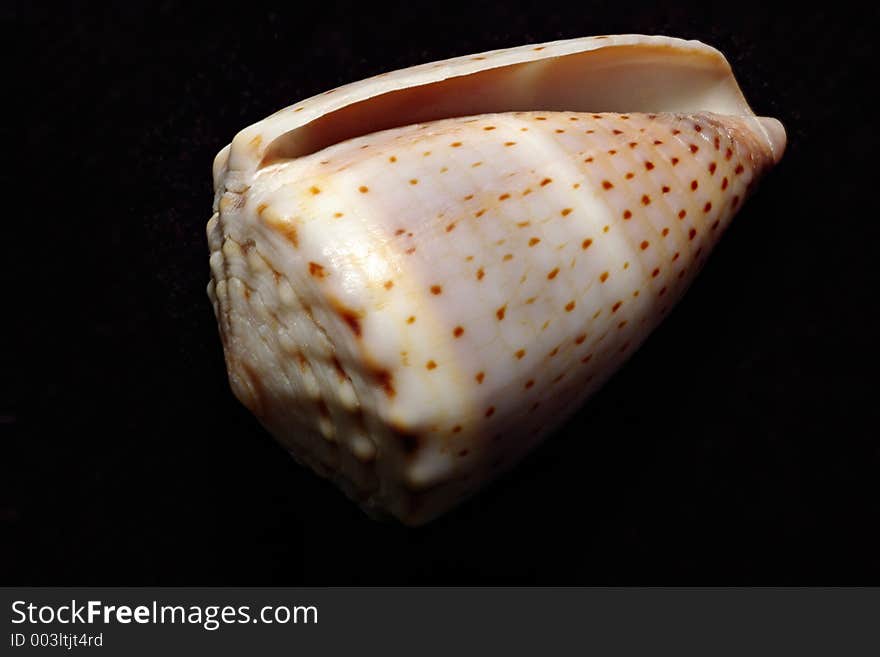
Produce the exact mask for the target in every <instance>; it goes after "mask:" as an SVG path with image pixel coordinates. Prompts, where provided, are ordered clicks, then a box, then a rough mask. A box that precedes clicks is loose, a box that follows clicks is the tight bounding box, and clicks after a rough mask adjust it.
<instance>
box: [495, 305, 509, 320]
mask: <svg viewBox="0 0 880 657" xmlns="http://www.w3.org/2000/svg"><path fill="white" fill-rule="evenodd" d="M506 312H507V305H504V306H501V307H500V308H499V309H498V310H496V311H495V317H497V318H498V321H501V320H502V319H504V313H506Z"/></svg>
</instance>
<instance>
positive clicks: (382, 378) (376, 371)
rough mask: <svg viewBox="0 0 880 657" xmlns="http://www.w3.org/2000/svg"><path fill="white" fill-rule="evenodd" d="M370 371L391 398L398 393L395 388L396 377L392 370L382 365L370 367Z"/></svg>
mask: <svg viewBox="0 0 880 657" xmlns="http://www.w3.org/2000/svg"><path fill="white" fill-rule="evenodd" d="M369 371H370V375H371V376H372V377H373V380H374V381H375V382H376V384H377V385H378V386H379V387H380V388H381V389H382V390H383V391H384V392H385V395H386V396H387V397H388V398H389V399H390V398H392V397H394V395H395V394H397V393H396V391H395V390H394V378H393V377H392V375H391V372H389V371H388V370H386V369H384V368H381V367H379V368H370V370H369Z"/></svg>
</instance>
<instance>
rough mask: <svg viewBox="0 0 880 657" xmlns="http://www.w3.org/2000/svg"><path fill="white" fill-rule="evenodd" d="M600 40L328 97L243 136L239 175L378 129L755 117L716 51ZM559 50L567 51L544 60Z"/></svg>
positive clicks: (362, 85) (365, 84)
mask: <svg viewBox="0 0 880 657" xmlns="http://www.w3.org/2000/svg"><path fill="white" fill-rule="evenodd" d="M598 43H599V44H607V45H597V44H596V40H595V39H576V40H571V41H562V42H555V43H554V44H547V45H548V48H547V50H543V49H540V48H539V50H540V56H539V54H538V53H535V55H534V57H533V58H528V59H523V58H522V56H519V58H518V59H510V58H508V59H504V58H503V57H504V56H506V55H503V53H505V52H507V51H501V52H502V55H499V57H502V58H501V59H499V60H498V61H497V62H493V61H492V57H494V56H495V55H493V54H492V53H487V55H491V56H490V57H486V58H484V59H486V61H485V62H484V61H480V62H479V63H476V62H473V61H470V62H469V63H468V62H463V61H462V60H463V59H467V60H473V59H474V58H458V59H455V60H449V61H448V62H442V63H437V64H434V65H432V66H433V68H428V69H425V67H424V66H423V67H414V68H413V69H404V70H402V71H396V72H394V73H390V74H386V75H385V76H383V77H382V78H381V80H380V79H377V78H373V79H368V80H364V81H361V82H356V83H353V84H351V85H348V86H346V87H341V88H339V89H337V90H335V91H334V92H333V94H331V95H330V96H327V97H326V98H329V99H330V100H326V99H322V97H321V96H318V97H316V98H314V99H311V100H308V101H304V102H303V103H300V104H298V105H297V107H296V110H300V109H304V108H305V109H306V110H309V111H303V112H301V113H298V112H297V111H295V110H293V109H290V108H289V109H288V110H282V111H281V112H279V113H277V114H275V115H273V116H272V117H269V118H268V119H266V120H264V121H261V122H260V123H257V124H255V125H254V126H252V127H251V128H249V129H248V130H246V131H243V132H242V133H240V134H239V135H238V136H237V137H236V140H235V141H234V146H233V151H235V150H240V151H241V154H242V155H243V156H244V157H245V158H248V159H250V158H253V157H254V156H256V157H257V160H256V162H252V163H250V164H249V163H248V162H247V161H238V162H232V163H231V165H232V166H231V168H233V169H248V168H251V167H253V168H260V167H263V166H267V165H270V164H273V163H275V162H278V161H280V160H287V159H294V158H297V157H301V156H304V155H310V154H312V153H315V152H317V151H319V150H321V149H323V148H326V147H327V146H331V145H333V144H336V143H340V142H342V141H345V140H348V139H351V138H355V137H360V136H364V135H367V134H370V133H373V132H379V131H382V130H386V129H390V128H398V127H402V126H406V125H412V124H416V123H424V122H428V121H434V120H440V119H447V118H454V117H463V116H473V115H479V114H491V113H500V112H511V111H575V112H621V113H626V112H679V113H696V112H712V113H716V114H724V115H734V116H742V117H754V113H753V112H752V110H751V109H750V108H749V106H748V103H747V102H746V100H745V98H744V97H743V95H742V92H741V91H740V88H739V86H738V85H737V83H736V80H735V79H734V76H733V73H732V71H731V69H730V65H729V64H728V62H727V60H726V59H725V58H724V56H723V55H722V54H721V53H720V52H718V51H717V50H715V49H713V48H710V47H709V46H706V45H704V44H701V43H699V42H689V41H682V40H679V39H671V38H668V37H647V36H638V35H628V36H621V37H608V38H607V40H602V41H598ZM560 44H561V45H560ZM550 46H552V47H550ZM529 48H530V49H531V50H532V51H534V48H532V47H531V46H530V47H529ZM553 48H563V50H561V51H559V52H557V53H556V54H552V55H549V56H545V55H544V54H543V53H544V52H550V51H552V49H553ZM519 50H520V49H511V52H513V51H519ZM441 64H442V65H441ZM480 65H482V68H480V67H479V66H480ZM426 71H427V72H426ZM431 71H435V72H433V73H432V72H431ZM755 128H756V129H758V130H759V131H760V132H761V133H762V135H763V137H764V138H766V139H767V141H768V142H769V143H770V144H771V146H772V147H773V152H774V157H775V158H776V159H778V157H779V156H781V151H782V149H783V148H784V142H785V139H784V134H785V133H784V130H783V129H782V127H781V124H778V122H775V121H774V120H772V119H767V120H761V121H759V122H758V124H757V125H755ZM256 136H262V137H264V138H265V139H263V143H264V144H265V146H263V147H260V148H259V149H257V151H256V152H255V151H254V150H250V151H249V154H248V153H246V151H247V149H246V148H239V144H240V143H241V145H242V146H244V145H245V144H246V143H248V142H250V141H251V140H253V139H254V138H255V137H256ZM233 159H236V158H235V157H233ZM254 165H256V166H254Z"/></svg>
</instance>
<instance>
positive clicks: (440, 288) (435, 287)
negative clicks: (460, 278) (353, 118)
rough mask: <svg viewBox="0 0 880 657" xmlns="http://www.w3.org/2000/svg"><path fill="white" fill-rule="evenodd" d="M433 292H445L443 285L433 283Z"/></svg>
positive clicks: (435, 293)
mask: <svg viewBox="0 0 880 657" xmlns="http://www.w3.org/2000/svg"><path fill="white" fill-rule="evenodd" d="M431 294H433V295H438V294H443V286H442V285H432V286H431Z"/></svg>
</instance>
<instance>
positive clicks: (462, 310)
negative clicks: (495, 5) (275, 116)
mask: <svg viewBox="0 0 880 657" xmlns="http://www.w3.org/2000/svg"><path fill="white" fill-rule="evenodd" d="M642 39H645V38H644V37H642ZM562 43H565V42H562ZM550 45H553V44H550ZM624 45H626V44H624ZM655 45H656V44H654V45H652V47H654V46H655ZM627 47H630V46H627ZM540 48H541V47H540V46H535V47H532V50H531V52H533V53H534V52H538V53H540V52H542V51H543V49H540ZM703 48H705V47H703ZM536 49H538V50H536ZM697 50H699V48H697ZM712 52H715V51H712ZM701 56H702V55H701ZM707 56H708V55H707ZM469 61H472V62H473V61H477V62H480V61H484V60H479V59H477V60H474V59H473V58H471V59H470V60H469ZM722 61H723V58H722ZM724 65H725V66H726V62H725V63H724ZM420 68H424V69H425V70H427V71H430V70H437V68H436V67H435V68H433V69H432V68H430V65H425V67H420ZM720 68H721V69H723V68H724V66H722V67H720ZM727 70H728V71H729V67H728V69H727ZM417 74H418V72H416V73H410V74H409V75H410V76H412V75H417ZM547 75H548V76H550V73H548V74H547ZM558 75H561V73H559V74H558ZM403 77H406V76H403ZM551 77H552V76H551ZM725 83H726V84H727V85H728V87H731V85H732V88H733V89H735V91H736V93H737V94H738V88H736V85H735V82H733V81H732V77H731V78H730V80H729V81H726V79H725ZM359 84H363V83H359ZM382 84H386V83H382ZM435 91H436V90H434V91H432V92H431V93H434V92H435ZM386 93H387V92H386ZM725 93H728V92H725ZM731 93H732V92H731ZM362 95H365V96H368V93H366V92H364V93H363V94H362ZM520 95H526V94H520ZM731 97H733V98H735V97H736V96H735V94H734V95H733V96H731ZM739 98H741V95H740V96H739ZM358 102H363V101H358ZM677 102H678V101H675V102H670V103H669V105H672V106H675V105H676V103H677ZM725 102H726V103H727V104H725V103H720V105H716V106H713V107H715V109H718V108H723V107H729V106H732V105H731V102H732V101H731V102H727V101H725ZM737 102H738V101H737ZM490 104H491V103H490ZM734 105H735V103H734ZM513 106H514V107H517V105H516V103H514V105H513ZM635 106H636V107H637V109H638V107H639V106H640V105H639V103H635ZM738 107H739V110H740V113H738V114H721V113H716V112H712V111H705V110H704V108H702V107H699V106H698V107H695V108H694V111H676V112H663V111H657V112H651V111H633V112H629V113H620V112H596V113H594V112H592V111H556V110H544V109H541V108H537V109H534V110H532V111H528V110H522V109H512V110H509V111H499V112H491V113H482V114H470V115H462V116H451V117H449V118H438V119H435V120H429V121H424V122H422V121H415V122H413V123H404V124H401V125H398V126H393V127H388V128H387V129H381V130H371V131H368V132H364V133H363V134H360V135H356V136H350V137H348V138H345V139H343V140H341V141H339V142H337V143H332V144H329V145H323V146H322V147H320V148H318V149H317V150H314V151H312V152H309V151H310V149H309V148H306V147H305V146H303V143H305V142H308V141H309V140H308V139H305V137H304V136H303V135H299V136H296V137H293V136H291V135H292V134H293V132H295V131H296V130H298V129H308V128H307V124H306V128H302V127H293V128H292V127H291V125H292V124H290V123H287V124H285V125H284V126H282V127H277V126H275V127H273V128H272V131H271V134H272V135H273V139H274V140H280V141H281V145H280V146H279V145H278V144H275V145H273V144H272V143H269V144H267V143H265V141H264V140H263V139H262V137H261V135H262V134H264V133H265V128H266V126H263V128H261V129H260V130H259V131H258V132H259V134H254V133H253V131H244V132H243V133H242V134H240V135H239V137H237V138H236V142H234V144H233V149H232V150H233V151H234V150H235V149H236V144H239V145H240V144H242V143H243V144H245V145H247V144H254V143H255V144H256V145H251V146H245V147H241V148H244V149H245V150H244V151H243V152H245V153H249V151H247V148H250V149H251V151H253V152H250V154H249V155H248V156H247V157H245V156H242V155H239V156H238V157H237V158H233V159H236V161H235V162H232V163H230V150H229V149H225V150H224V151H223V152H221V154H220V155H219V156H218V159H217V162H216V165H215V174H216V176H217V189H218V194H217V199H216V204H217V207H216V210H217V213H216V214H215V216H214V217H213V218H212V220H211V222H209V227H208V232H209V241H210V244H211V250H212V255H211V266H212V281H211V283H210V284H209V294H210V295H211V298H212V301H213V302H214V307H215V312H216V313H217V317H218V321H219V324H220V330H221V336H222V338H223V342H224V348H225V353H226V358H227V365H228V369H229V374H230V381H231V383H232V387H233V390H234V391H235V393H236V395H237V396H238V397H239V399H241V400H242V402H243V403H245V405H247V406H248V408H250V409H251V410H252V411H253V412H254V413H255V414H256V415H257V416H258V417H259V418H260V420H261V422H262V423H263V424H264V425H265V426H266V427H267V428H268V429H269V430H270V431H271V432H272V433H273V435H275V436H276V437H277V438H278V439H279V440H280V441H281V442H282V443H283V444H284V445H285V446H286V447H288V449H290V450H291V452H292V453H293V454H294V455H295V456H296V457H297V458H298V459H299V460H301V461H303V462H305V463H307V464H309V465H310V466H312V467H313V468H314V469H315V470H317V471H318V472H320V473H321V474H324V475H325V476H328V477H331V478H333V479H334V480H336V481H337V482H338V483H339V484H340V485H341V486H342V487H343V489H345V490H346V492H348V494H349V495H351V496H352V497H353V498H355V499H357V500H358V501H359V502H361V503H362V504H363V505H364V506H365V507H366V508H367V509H368V510H373V511H376V512H382V513H390V514H392V515H394V516H396V517H397V518H399V519H401V520H402V521H404V522H407V523H410V524H419V523H421V522H424V521H426V520H429V519H430V518H432V517H434V516H436V515H437V514H439V513H441V512H442V511H444V510H445V509H447V508H449V507H450V506H451V505H452V504H454V503H455V502H457V501H458V500H460V499H462V498H463V497H466V496H467V495H469V494H470V493H472V492H473V491H474V490H476V489H477V488H478V487H479V486H480V485H481V484H483V483H484V482H485V481H488V480H489V479H491V478H493V477H494V476H495V475H497V474H498V473H499V472H501V471H503V470H504V469H506V468H507V467H509V466H511V465H513V464H514V463H516V462H517V460H519V458H521V457H522V455H524V454H525V453H526V452H528V451H529V450H530V449H531V448H532V447H533V446H534V445H535V444H537V443H538V442H539V441H540V440H541V439H543V438H544V437H545V436H546V435H547V434H548V433H549V432H550V431H551V430H552V429H553V427H555V426H557V425H558V424H559V423H560V422H562V421H564V419H565V418H566V417H568V416H569V415H570V414H571V413H572V412H573V411H574V410H576V409H577V408H578V406H579V405H580V404H581V403H583V401H584V400H585V399H586V398H587V397H588V396H589V395H590V394H591V393H592V392H594V391H595V390H596V389H597V388H598V387H599V386H600V385H601V384H602V383H603V382H604V380H605V379H607V377H608V376H610V375H611V374H612V373H613V372H614V371H615V370H616V369H617V368H618V367H619V365H620V364H621V363H622V362H623V361H624V360H625V359H626V358H628V357H629V356H630V355H631V354H632V353H633V352H634V351H635V350H636V349H637V348H638V346H639V345H640V344H641V343H642V341H643V340H644V339H645V338H646V337H647V335H648V334H649V333H650V331H651V330H652V329H653V328H654V326H656V324H657V323H658V322H659V321H660V320H661V319H662V318H663V316H664V315H665V314H666V313H667V312H668V311H669V310H670V309H671V308H672V306H673V305H674V303H675V301H676V300H677V299H678V298H679V297H680V296H681V294H682V293H683V292H684V290H685V289H686V288H687V286H688V284H689V282H690V281H691V280H692V278H693V276H694V275H695V274H696V272H698V271H699V269H700V267H701V265H702V264H703V262H704V261H705V258H706V257H707V256H708V254H709V252H710V251H711V248H712V247H713V246H714V244H715V243H716V241H717V240H718V238H719V236H720V235H721V233H722V232H723V231H724V229H725V227H726V226H727V225H728V223H729V221H730V219H731V218H732V217H733V215H734V214H735V212H736V211H737V209H738V208H739V207H740V205H741V204H742V203H743V201H744V200H745V198H746V197H747V195H748V193H749V191H750V190H751V189H752V187H753V185H754V183H755V181H756V180H757V179H758V178H759V177H760V176H761V175H762V174H763V173H764V172H765V171H766V170H767V169H768V168H769V167H771V166H772V165H773V164H774V163H775V161H777V160H778V159H779V157H780V155H781V149H782V148H783V146H784V132H783V133H782V134H781V135H780V134H779V132H778V131H779V129H781V128H777V126H778V124H777V123H775V122H773V121H772V120H766V119H761V120H758V119H756V118H755V117H754V116H753V115H752V114H751V112H750V111H748V108H747V105H745V102H744V101H742V103H741V105H739V106H738ZM575 109H576V110H580V109H581V108H575ZM660 109H663V108H662V107H660ZM334 111H337V112H338V111H341V110H339V109H338V108H337V109H336V110H334ZM419 111H420V110H419ZM285 112H287V113H288V114H290V115H293V116H295V114H296V112H295V111H294V110H285ZM416 113H418V111H417V112H416ZM280 114H284V113H280ZM410 115H411V112H410V109H409V108H404V109H402V110H400V111H399V112H398V114H397V115H395V120H393V121H391V123H398V122H399V121H401V120H404V119H405V117H407V116H410ZM287 118H290V117H289V116H288V117H287ZM317 120H320V118H319V119H317ZM334 120H336V119H334ZM267 121H271V120H267ZM258 125H259V124H258ZM346 129H347V128H346V126H342V127H338V128H336V131H337V132H339V133H340V134H343V133H345V131H346ZM323 130H327V128H326V126H325V128H323ZM258 137H260V139H257V138H258ZM245 139H246V140H247V141H244V140H245ZM304 139H305V142H304ZM320 142H321V140H320V139H319V140H317V142H314V143H320ZM297 149H302V152H299V151H297ZM285 154H286V155H287V156H283V155H285ZM233 155H234V154H233ZM248 158H250V159H249V160H248ZM248 161H251V162H255V163H257V164H256V165H254V168H253V169H252V170H249V167H250V166H251V165H249V164H247V162H248ZM236 166H237V167H238V168H237V169H235V167H236Z"/></svg>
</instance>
